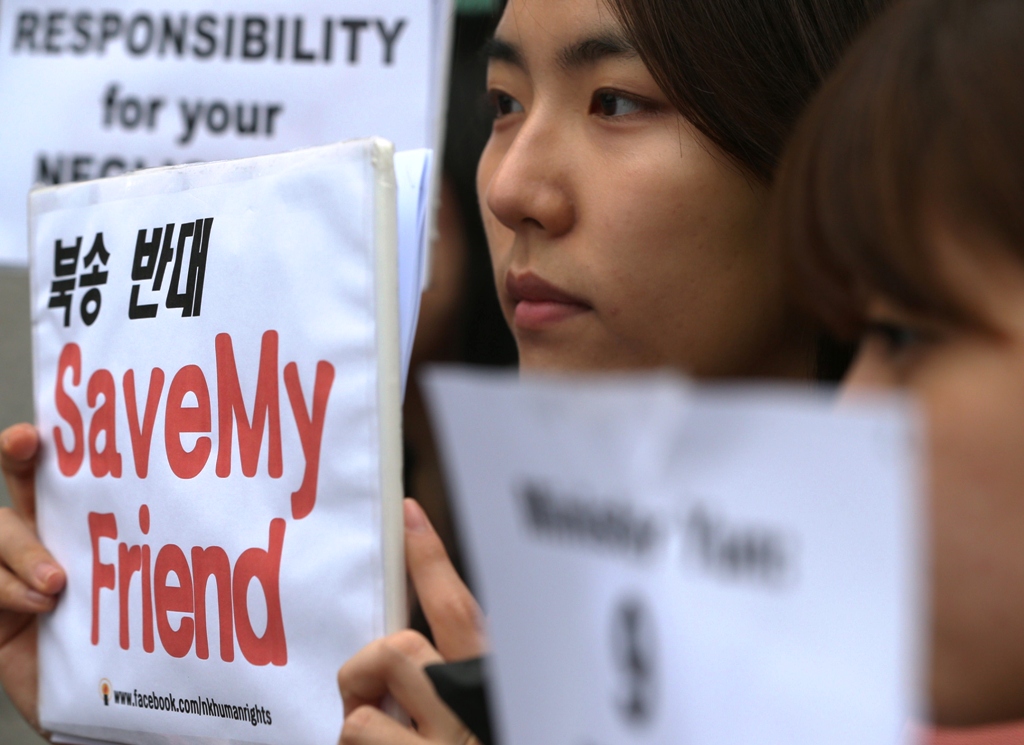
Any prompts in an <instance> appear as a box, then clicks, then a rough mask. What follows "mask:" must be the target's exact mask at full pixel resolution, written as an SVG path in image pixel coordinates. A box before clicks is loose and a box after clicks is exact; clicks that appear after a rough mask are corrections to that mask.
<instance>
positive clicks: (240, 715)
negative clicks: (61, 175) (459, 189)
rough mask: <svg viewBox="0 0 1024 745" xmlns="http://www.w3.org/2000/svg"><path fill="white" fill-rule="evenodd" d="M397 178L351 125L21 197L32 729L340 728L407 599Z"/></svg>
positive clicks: (226, 736)
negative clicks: (52, 569)
mask: <svg viewBox="0 0 1024 745" xmlns="http://www.w3.org/2000/svg"><path fill="white" fill-rule="evenodd" d="M395 188H396V187H395V172H394V166H393V160H392V147H391V145H390V144H389V143H387V142H385V141H383V140H363V141H356V142H352V143H347V144H343V145H336V146H327V147H322V148H315V149H311V150H305V151H296V152H294V153H289V154H285V155H271V156H264V157H261V158H254V159H248V160H241V161H234V162H223V163H211V164H205V165H195V166H184V167H177V168H169V169H155V170H151V171H143V172H139V173H137V174H132V175H126V176H121V177H117V178H111V179H101V180H98V181H92V182H88V183H84V184H75V185H68V186H61V187H50V188H46V189H41V190H37V191H35V192H33V194H32V198H31V218H32V219H31V237H32V257H31V258H32V265H31V269H32V271H31V283H32V322H33V339H34V369H35V390H36V396H37V400H36V409H37V416H38V426H39V430H40V433H41V436H42V438H43V446H42V457H41V460H40V464H39V471H38V510H39V525H40V532H41V535H42V539H43V541H44V543H45V544H46V545H47V547H48V548H49V549H50V550H51V551H52V552H53V553H54V555H55V556H56V558H57V559H58V560H59V561H60V562H61V564H62V565H63V566H64V567H65V568H66V569H67V572H68V584H67V589H66V591H65V592H64V593H63V595H62V597H61V599H60V602H59V603H58V606H57V610H56V611H55V612H54V613H53V614H52V615H50V616H48V617H46V618H45V619H44V621H43V623H42V627H41V631H40V640H39V653H40V676H41V677H40V689H39V700H40V715H41V721H42V724H43V726H44V727H46V728H48V729H51V730H54V731H56V732H58V733H63V734H64V735H74V736H78V737H84V738H94V739H102V740H107V741H114V742H132V743H170V742H173V743H190V742H192V743H213V742H216V743H229V742H230V743H274V744H276V743H281V744H282V745H284V744H285V743H287V744H288V745H302V744H307V743H308V744H310V745H312V744H313V743H325V742H334V741H335V740H336V738H337V736H338V733H339V731H340V728H341V721H342V707H341V700H340V697H339V694H338V690H337V686H336V683H335V675H336V671H337V669H338V667H339V666H340V665H341V664H343V663H344V662H345V661H346V660H347V659H348V658H349V657H350V656H351V655H352V654H353V653H354V652H355V651H356V650H358V649H359V648H361V647H362V646H363V645H365V644H366V643H368V642H369V641H371V640H373V639H374V638H376V637H378V636H380V635H381V634H382V633H385V632H386V631H387V630H389V629H395V628H397V627H398V626H400V625H401V624H402V621H403V614H404V610H403V601H402V598H403V593H404V580H403V577H404V574H403V566H402V558H401V546H400V540H401V517H400V511H401V504H400V503H401V496H402V490H401V440H400V413H399V412H400V391H399V385H400V383H399V379H400V366H401V363H400V352H399V310H398V269H397V264H398V261H397V217H396V202H397V199H396V193H395Z"/></svg>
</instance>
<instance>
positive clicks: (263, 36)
mask: <svg viewBox="0 0 1024 745" xmlns="http://www.w3.org/2000/svg"><path fill="white" fill-rule="evenodd" d="M452 13H453V11H452V10H451V3H450V0H343V1H341V2H325V1H324V0H319V1H314V0H294V1H291V2H281V0H224V1H223V2H217V3H214V4H212V5H211V4H210V3H203V2H200V1H199V0H165V1H164V2H163V3H161V4H156V5H153V4H150V5H148V6H146V7H141V6H139V5H138V4H137V3H130V2H127V1H126V0H110V1H109V2H103V3H97V2H95V1H94V0H75V1H74V2H68V0H42V1H40V0H4V2H2V3H0V131H2V132H3V137H2V138H0V160H2V161H3V162H4V163H5V168H4V172H3V175H2V176H0V263H24V262H25V257H26V251H25V246H26V240H25V197H26V194H27V192H28V189H29V187H30V186H31V185H32V184H33V183H35V182H39V183H44V184H57V183H67V182H71V181H81V180H85V179H91V178H98V177H104V176H111V175H116V174H119V173H123V172H125V171H128V170H134V169H138V168H142V167H149V166H159V165H167V164H180V163H188V162H194V161H209V160H221V159H226V158H240V157H247V156H253V155H262V154H267V153H275V152H283V151H286V150H293V149H296V148H302V147H310V146H314V145H326V144H329V143H331V142H336V141H339V140H344V139H350V138H354V137H369V136H381V137H386V138H387V139H389V140H391V141H392V142H394V143H395V145H396V147H397V148H398V149H400V150H404V149H412V148H434V147H436V145H437V143H438V141H439V140H438V138H439V136H440V127H439V122H440V117H441V116H442V114H443V100H442V97H443V95H444V93H445V85H444V81H445V79H446V75H447V72H446V65H447V45H448V38H449V33H450V28H449V22H450V19H451V16H452Z"/></svg>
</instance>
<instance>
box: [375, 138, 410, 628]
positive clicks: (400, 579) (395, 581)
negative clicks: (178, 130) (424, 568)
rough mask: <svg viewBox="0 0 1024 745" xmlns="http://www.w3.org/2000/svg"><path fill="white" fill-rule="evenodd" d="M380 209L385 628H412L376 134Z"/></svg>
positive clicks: (388, 212) (388, 254) (386, 219)
mask: <svg viewBox="0 0 1024 745" xmlns="http://www.w3.org/2000/svg"><path fill="white" fill-rule="evenodd" d="M371 147H372V149H373V154H372V158H373V160H374V165H375V166H376V169H375V170H376V178H375V181H374V183H375V192H376V193H375V194H374V199H375V201H376V202H377V206H376V209H375V210H374V214H375V219H376V221H377V225H376V230H375V234H376V236H377V244H376V250H375V254H376V258H375V261H376V267H375V268H376V272H375V273H376V288H375V290H376V293H375V294H376V303H377V369H378V371H379V374H378V376H377V386H378V393H377V395H378V416H379V421H380V424H379V427H378V430H379V433H380V469H381V470H380V491H381V529H382V532H383V536H382V544H383V551H384V557H383V558H384V626H385V629H386V631H387V633H389V634H390V633H393V632H395V631H398V630H400V629H402V628H405V626H406V616H407V611H406V605H407V602H406V597H405V551H404V543H403V536H404V534H405V531H404V521H403V518H402V497H403V494H402V491H403V489H402V387H401V386H402V384H401V356H402V355H401V348H400V340H399V326H400V321H399V307H398V250H397V249H398V207H397V205H398V201H397V184H396V182H395V168H394V146H393V145H392V144H391V143H390V142H388V141H386V140H383V139H379V138H375V139H374V140H373V142H372V145H371Z"/></svg>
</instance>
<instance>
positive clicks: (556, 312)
mask: <svg viewBox="0 0 1024 745" xmlns="http://www.w3.org/2000/svg"><path fill="white" fill-rule="evenodd" d="M505 289H506V291H507V292H508V296H509V298H510V299H511V300H512V304H513V307H514V308H515V312H514V322H515V325H516V326H517V327H518V328H521V329H524V330H539V329H543V328H545V327H547V326H551V325H553V324H556V323H558V322H560V321H564V320H566V319H568V318H572V317H573V316H577V315H579V314H580V313H585V312H586V311H588V310H591V307H590V306H589V305H588V304H587V303H585V302H584V301H583V300H580V299H579V298H577V297H574V296H572V295H570V294H569V293H567V292H565V291H564V290H562V289H560V288H558V287H556V286H555V285H553V284H551V283H550V282H547V281H546V280H543V279H541V278H540V277H538V276H537V275H536V274H534V273H533V272H524V273H522V274H513V273H512V272H509V273H508V274H506V275H505Z"/></svg>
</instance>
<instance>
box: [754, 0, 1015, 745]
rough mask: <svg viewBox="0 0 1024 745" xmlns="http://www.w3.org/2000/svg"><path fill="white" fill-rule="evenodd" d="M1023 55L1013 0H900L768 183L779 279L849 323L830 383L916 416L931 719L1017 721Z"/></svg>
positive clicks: (833, 322)
mask: <svg viewBox="0 0 1024 745" xmlns="http://www.w3.org/2000/svg"><path fill="white" fill-rule="evenodd" d="M1022 71H1024V3H1021V2H1019V0H904V1H903V2H901V3H899V4H897V5H895V6H894V7H893V9H892V10H890V11H889V12H888V13H887V14H886V15H884V16H883V17H882V18H881V19H879V21H877V22H876V25H875V26H873V27H872V28H871V29H870V30H869V32H868V33H867V34H866V35H865V36H864V37H863V38H862V39H861V40H859V41H858V43H857V44H855V45H854V47H853V48H852V49H851V51H850V53H849V55H848V56H847V58H846V59H845V60H844V61H843V63H842V64H841V66H840V68H839V69H838V71H837V72H836V74H835V76H834V77H833V78H831V79H830V81H829V82H828V83H827V84H826V85H825V86H824V88H823V89H822V91H821V94H820V95H819V97H818V98H817V99H816V100H815V102H814V103H813V104H812V105H811V107H810V108H809V110H808V112H807V114H806V116H805V117H804V118H803V119H802V121H801V123H800V124H799V126H798V127H797V130H796V132H795V135H794V138H793V140H792V144H791V146H790V148H789V150H788V151H787V153H786V155H785V157H784V159H783V162H782V165H781V167H780V171H779V175H778V178H777V180H776V191H775V194H774V205H773V207H774V210H773V218H772V232H773V240H774V245H775V247H776V249H777V250H778V251H780V252H781V256H782V260H783V261H785V262H786V263H787V264H788V266H789V267H790V269H791V273H790V276H791V285H792V289H793V292H794V293H799V294H801V295H802V296H803V298H804V301H805V302H806V304H807V305H808V307H809V308H811V309H812V310H813V311H814V312H815V313H816V314H817V315H818V317H819V318H821V319H822V321H823V322H824V323H825V324H827V325H828V326H830V327H831V328H833V329H836V330H839V331H843V332H845V333H847V334H851V335H852V334H858V333H859V334H862V341H861V345H860V348H859V351H858V354H857V357H856V359H855V360H854V363H853V367H852V368H851V370H850V372H849V374H848V376H847V378H846V381H845V384H844V385H845V388H846V390H847V392H848V393H849V394H852V393H854V392H856V391H862V390H865V389H890V390H906V391H910V392H911V393H913V394H914V395H915V396H916V398H917V399H918V401H919V402H920V404H921V406H922V409H923V411H924V413H925V419H926V421H927V423H928V429H927V437H926V445H927V454H928V456H929V457H928V467H929V473H928V480H927V482H928V492H929V493H928V497H929V502H928V507H929V529H930V544H931V554H932V556H931V562H930V572H931V588H930V589H931V592H930V607H931V615H930V631H931V635H930V652H931V655H930V676H929V683H930V693H931V709H932V715H933V718H934V720H935V721H936V722H937V723H939V724H942V725H954V726H960V725H979V724H984V723H991V722H999V721H1007V720H1011V719H1024V697H1022V696H1021V691H1022V690H1024V642H1022V641H1021V640H1022V639H1024V593H1022V592H1021V588H1022V587H1024V458H1022V457H1021V454H1022V453H1024V425H1022V422H1024V139H1022V133H1024V93H1022V90H1021V76H1022ZM1007 736H1008V737H1016V739H1014V740H1012V741H1014V742H1021V738H1022V732H1021V731H1020V730H1017V731H1016V734H1015V735H1007ZM985 737H986V738H990V739H985V738H982V737H979V739H978V740H976V742H979V743H980V742H986V743H988V742H996V741H997V740H996V739H995V735H991V736H990V735H986V736H985ZM998 741H999V742H1007V741H1009V740H1003V739H1000V740H998ZM937 742H938V740H937ZM964 742H966V741H964Z"/></svg>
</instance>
